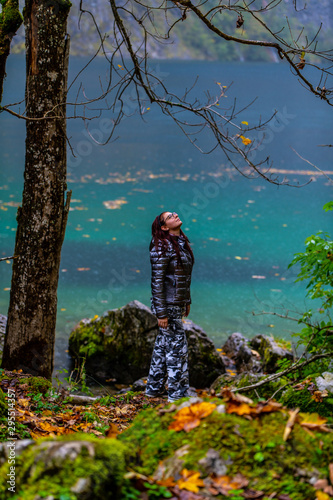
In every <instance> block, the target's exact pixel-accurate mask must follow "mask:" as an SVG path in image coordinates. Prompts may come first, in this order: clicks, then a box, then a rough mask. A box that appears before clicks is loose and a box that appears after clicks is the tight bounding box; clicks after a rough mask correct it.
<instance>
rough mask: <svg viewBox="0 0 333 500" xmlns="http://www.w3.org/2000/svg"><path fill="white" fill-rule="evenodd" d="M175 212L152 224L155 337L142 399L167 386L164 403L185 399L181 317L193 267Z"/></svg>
mask: <svg viewBox="0 0 333 500" xmlns="http://www.w3.org/2000/svg"><path fill="white" fill-rule="evenodd" d="M181 225H182V221H181V220H180V219H179V217H178V214H177V213H176V212H163V213H161V214H160V215H159V216H157V217H156V218H155V220H154V222H153V224H152V241H151V243H150V247H149V250H150V262H151V267H152V276H151V288H152V298H151V306H152V312H153V313H154V314H156V316H157V320H158V326H159V329H160V331H159V334H158V335H157V337H156V341H155V346H154V352H153V355H152V360H151V365H150V370H149V376H148V380H147V387H146V395H147V396H151V397H158V396H161V395H163V394H164V393H165V387H164V384H165V382H166V381H167V384H168V401H176V400H177V399H180V398H183V397H186V396H187V395H188V388H189V381H188V353H187V341H186V335H185V331H184V328H183V324H182V316H188V315H189V312H190V304H191V295H190V285H191V273H192V267H193V263H194V257H193V252H192V249H191V247H190V245H189V241H188V238H187V237H186V236H185V234H184V233H183V231H182V230H181Z"/></svg>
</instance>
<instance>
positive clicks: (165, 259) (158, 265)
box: [150, 247, 171, 318]
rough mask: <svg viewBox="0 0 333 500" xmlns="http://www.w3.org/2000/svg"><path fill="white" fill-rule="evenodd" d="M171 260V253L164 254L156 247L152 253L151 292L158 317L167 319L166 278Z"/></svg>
mask: <svg viewBox="0 0 333 500" xmlns="http://www.w3.org/2000/svg"><path fill="white" fill-rule="evenodd" d="M170 259H171V254H170V252H169V251H166V252H162V251H161V250H160V249H156V247H154V248H153V249H152V250H151V251H150V263H151V291H152V296H153V297H152V298H153V303H154V307H155V310H156V316H157V317H158V318H166V317H167V310H166V297H165V276H166V272H167V268H168V265H169V262H170Z"/></svg>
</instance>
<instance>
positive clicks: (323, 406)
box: [278, 387, 333, 417]
mask: <svg viewBox="0 0 333 500" xmlns="http://www.w3.org/2000/svg"><path fill="white" fill-rule="evenodd" d="M278 398H279V401H280V402H281V403H283V404H284V405H285V406H287V407H288V408H299V409H300V411H303V412H308V413H318V414H319V415H321V416H322V417H332V416H333V394H332V393H331V394H329V395H328V396H326V397H322V398H321V401H316V400H315V399H313V397H312V394H311V392H310V391H309V390H308V388H307V387H305V388H304V389H301V390H295V389H293V388H292V387H288V388H287V389H286V390H285V391H283V392H282V393H281V395H280V396H279V397H278Z"/></svg>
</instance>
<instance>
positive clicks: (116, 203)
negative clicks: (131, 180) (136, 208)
mask: <svg viewBox="0 0 333 500" xmlns="http://www.w3.org/2000/svg"><path fill="white" fill-rule="evenodd" d="M126 203H128V201H126V200H125V199H124V198H118V199H116V200H108V201H103V205H104V206H105V208H107V209H108V210H116V209H119V208H120V207H121V205H125V204H126Z"/></svg>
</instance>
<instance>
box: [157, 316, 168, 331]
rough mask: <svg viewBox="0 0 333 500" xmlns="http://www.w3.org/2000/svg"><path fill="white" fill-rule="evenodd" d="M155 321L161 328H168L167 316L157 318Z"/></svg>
mask: <svg viewBox="0 0 333 500" xmlns="http://www.w3.org/2000/svg"><path fill="white" fill-rule="evenodd" d="M157 321H158V326H159V328H163V329H164V330H165V329H166V328H168V318H159V319H158V320H157Z"/></svg>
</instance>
